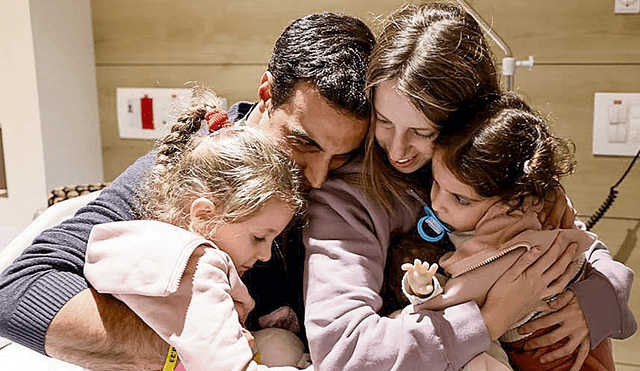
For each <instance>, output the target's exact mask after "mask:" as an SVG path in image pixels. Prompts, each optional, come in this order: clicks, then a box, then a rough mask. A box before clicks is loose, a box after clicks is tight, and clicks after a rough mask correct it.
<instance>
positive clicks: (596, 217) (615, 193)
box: [587, 148, 640, 231]
mask: <svg viewBox="0 0 640 371" xmlns="http://www.w3.org/2000/svg"><path fill="white" fill-rule="evenodd" d="M638 156H640V148H639V149H638V153H636V155H635V156H634V157H633V160H631V163H630V164H629V167H627V170H625V172H624V174H622V176H621V177H620V179H618V181H617V182H616V183H615V184H614V185H613V186H611V188H609V195H608V196H607V198H606V199H605V200H604V202H603V203H602V206H600V207H599V208H598V210H597V211H596V212H595V213H593V215H592V216H591V218H589V221H588V222H587V230H588V231H590V230H591V228H592V227H593V226H594V225H595V224H596V223H597V222H598V220H600V219H601V218H602V216H603V215H604V214H605V213H606V212H607V210H609V208H610V207H611V204H613V201H615V200H616V197H617V196H618V190H617V189H616V187H618V185H620V183H622V181H623V180H624V178H625V177H626V176H627V174H629V171H630V170H631V168H632V167H633V165H634V164H635V163H636V160H637V159H638Z"/></svg>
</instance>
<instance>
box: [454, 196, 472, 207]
mask: <svg viewBox="0 0 640 371" xmlns="http://www.w3.org/2000/svg"><path fill="white" fill-rule="evenodd" d="M453 199H454V200H455V201H456V203H458V204H459V205H462V206H467V205H470V204H471V201H469V200H468V199H466V198H465V197H462V196H460V195H456V194H454V195H453Z"/></svg>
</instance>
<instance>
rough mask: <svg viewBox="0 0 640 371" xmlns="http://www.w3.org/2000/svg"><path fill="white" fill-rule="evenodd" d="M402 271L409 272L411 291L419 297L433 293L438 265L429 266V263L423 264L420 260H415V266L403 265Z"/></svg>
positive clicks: (408, 281)
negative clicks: (434, 277) (433, 282)
mask: <svg viewBox="0 0 640 371" xmlns="http://www.w3.org/2000/svg"><path fill="white" fill-rule="evenodd" d="M401 268H402V270H403V271H406V272H407V275H408V279H407V283H409V289H410V290H411V291H412V292H413V293H414V294H417V295H420V296H427V295H429V294H431V292H432V291H433V285H432V284H431V283H432V279H433V276H434V275H435V274H436V271H437V270H438V264H436V263H433V264H431V266H429V263H428V262H424V263H422V262H421V261H420V259H415V260H414V261H413V264H411V263H404V264H402V267H401Z"/></svg>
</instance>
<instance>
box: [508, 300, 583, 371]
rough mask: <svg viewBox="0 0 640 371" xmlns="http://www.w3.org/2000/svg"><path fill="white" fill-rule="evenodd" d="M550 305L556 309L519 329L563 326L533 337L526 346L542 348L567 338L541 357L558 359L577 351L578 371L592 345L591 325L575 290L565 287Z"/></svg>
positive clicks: (528, 330)
mask: <svg viewBox="0 0 640 371" xmlns="http://www.w3.org/2000/svg"><path fill="white" fill-rule="evenodd" d="M549 307H550V308H551V309H552V310H555V312H552V313H549V314H547V315H545V316H543V317H540V318H537V319H535V320H533V321H531V322H529V323H527V324H525V325H523V326H521V327H520V328H519V329H518V332H519V333H520V334H530V333H532V332H534V331H536V330H540V329H545V328H548V327H552V326H554V325H559V327H557V328H555V329H554V330H552V331H550V332H548V333H546V334H544V335H542V336H539V337H535V338H532V339H531V340H529V341H527V343H526V344H525V346H524V348H525V350H532V349H538V348H542V347H546V346H550V345H553V344H556V343H558V342H560V341H563V339H565V341H564V344H563V345H562V346H561V347H559V348H557V347H551V349H549V350H543V352H544V353H546V354H544V353H543V354H544V355H542V356H541V357H540V363H548V362H552V361H555V360H557V359H560V358H562V357H566V356H568V355H570V354H572V353H574V351H575V352H576V354H575V361H574V363H573V365H572V366H571V371H577V370H579V369H580V367H582V363H583V362H584V360H585V359H586V358H587V355H588V354H589V350H590V349H591V340H590V339H589V329H588V327H587V321H586V319H585V318H584V313H583V312H582V308H581V307H580V304H579V303H578V299H577V298H576V296H575V294H574V293H573V291H571V290H566V291H564V292H563V293H562V294H560V296H558V298H557V299H555V300H553V301H551V302H549Z"/></svg>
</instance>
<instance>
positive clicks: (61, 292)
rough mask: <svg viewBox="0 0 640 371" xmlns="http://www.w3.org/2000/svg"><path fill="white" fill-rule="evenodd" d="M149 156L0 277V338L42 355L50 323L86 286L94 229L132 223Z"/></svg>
mask: <svg viewBox="0 0 640 371" xmlns="http://www.w3.org/2000/svg"><path fill="white" fill-rule="evenodd" d="M153 161H154V155H153V153H149V154H147V155H145V156H143V157H141V158H140V159H138V160H137V161H136V162H135V163H134V164H133V165H131V166H130V167H129V168H128V169H127V170H126V171H125V172H124V173H122V174H121V175H120V176H119V177H118V178H117V179H116V180H115V181H114V182H113V183H112V184H111V185H110V186H109V187H107V188H105V189H104V190H103V191H102V193H101V194H100V196H99V197H98V198H97V199H96V200H94V201H92V202H90V203H89V204H87V206H85V207H83V208H81V209H80V210H78V212H77V213H76V214H75V216H73V217H72V218H70V219H68V220H66V221H64V222H63V223H61V224H59V225H58V226H56V227H53V228H50V229H47V230H46V231H44V232H43V233H42V234H40V235H39V236H38V237H37V238H36V239H35V240H34V241H33V243H32V244H31V246H29V247H27V248H26V249H25V250H24V252H23V253H22V254H21V255H20V256H19V257H18V258H17V259H16V260H15V261H14V262H13V263H12V264H11V265H10V266H9V267H8V268H7V269H6V270H5V271H4V272H2V274H1V275H0V336H3V337H5V338H8V339H10V340H12V341H14V342H16V343H19V344H22V345H24V346H26V347H28V348H31V349H33V350H35V351H37V352H39V353H41V354H45V350H44V340H45V335H46V332H47V329H48V327H49V324H50V323H51V321H52V319H53V317H54V316H55V315H56V314H57V313H58V311H59V310H60V308H61V307H62V306H63V305H64V304H65V303H67V302H68V301H69V300H70V299H71V298H72V297H73V296H75V295H76V294H78V293H79V292H80V291H82V290H84V289H86V288H87V287H88V285H87V282H86V280H85V278H84V274H83V268H84V260H85V253H86V247H87V241H88V239H89V234H90V232H91V228H92V227H93V226H94V225H96V224H101V223H107V222H114V221H122V220H131V219H133V195H134V192H135V191H136V189H137V188H138V186H139V184H140V180H141V178H142V176H143V174H144V173H145V172H146V171H147V169H149V168H150V167H151V165H152V163H153Z"/></svg>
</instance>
